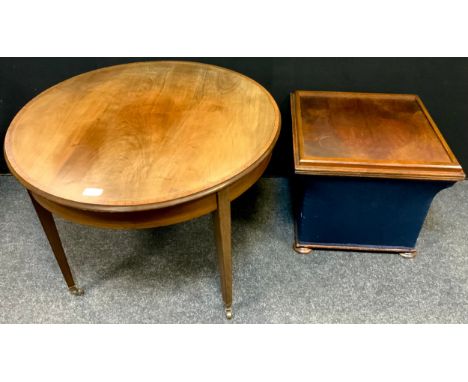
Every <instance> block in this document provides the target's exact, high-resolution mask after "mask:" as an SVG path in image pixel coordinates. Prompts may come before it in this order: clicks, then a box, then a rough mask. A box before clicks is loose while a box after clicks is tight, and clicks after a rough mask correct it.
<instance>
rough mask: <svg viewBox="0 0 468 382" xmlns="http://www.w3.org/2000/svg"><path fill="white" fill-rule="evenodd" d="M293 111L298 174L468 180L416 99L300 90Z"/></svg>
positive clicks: (295, 158)
mask: <svg viewBox="0 0 468 382" xmlns="http://www.w3.org/2000/svg"><path fill="white" fill-rule="evenodd" d="M291 111H292V121H293V141H294V163H295V169H296V173H298V174H314V175H339V176H360V177H361V176H363V177H382V178H406V179H427V180H448V181H457V180H462V179H464V178H465V174H464V172H463V170H462V168H461V166H460V164H459V163H458V161H457V159H456V158H455V156H454V155H453V153H452V151H451V150H450V148H449V147H448V145H447V143H446V142H445V140H444V138H443V137H442V134H441V133H440V131H439V129H438V128H437V126H436V124H435V122H434V121H433V120H432V118H431V117H430V115H429V113H428V111H427V110H426V108H425V107H424V105H423V103H422V101H421V99H420V98H419V97H418V96H416V95H409V94H374V93H343V92H319V91H296V92H294V93H292V94H291Z"/></svg>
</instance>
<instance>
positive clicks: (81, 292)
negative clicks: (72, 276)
mask: <svg viewBox="0 0 468 382" xmlns="http://www.w3.org/2000/svg"><path fill="white" fill-rule="evenodd" d="M68 291H69V292H70V293H71V294H72V295H73V296H83V295H84V290H83V289H81V288H78V287H77V286H75V285H73V286H71V287H70V288H68Z"/></svg>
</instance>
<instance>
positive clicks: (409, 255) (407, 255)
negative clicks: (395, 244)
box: [399, 252, 417, 259]
mask: <svg viewBox="0 0 468 382" xmlns="http://www.w3.org/2000/svg"><path fill="white" fill-rule="evenodd" d="M416 254H417V253H416V252H400V253H399V255H400V256H401V257H404V258H405V259H413V258H415V257H416Z"/></svg>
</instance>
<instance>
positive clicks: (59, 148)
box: [5, 61, 280, 212]
mask: <svg viewBox="0 0 468 382" xmlns="http://www.w3.org/2000/svg"><path fill="white" fill-rule="evenodd" d="M279 125H280V114H279V111H278V107H277V105H276V103H275V102H274V100H273V99H272V97H271V95H270V94H269V93H268V92H267V91H266V90H265V89H264V88H263V87H261V86H260V85H259V84H258V83H256V82H255V81H253V80H251V79H249V78H248V77H245V76H243V75H241V74H239V73H236V72H233V71H230V70H227V69H224V68H220V67H216V66H212V65H205V64H199V63H190V62H164V61H159V62H144V63H134V64H127V65H118V66H113V67H108V68H103V69H99V70H95V71H92V72H88V73H84V74H82V75H79V76H76V77H73V78H71V79H68V80H66V81H64V82H61V83H59V84H58V85H56V86H54V87H52V88H50V89H48V90H46V91H44V92H43V93H41V94H40V95H38V96H37V97H36V98H34V99H33V100H32V101H30V102H29V103H28V104H27V105H26V106H25V107H24V108H23V109H22V110H21V111H20V113H18V115H17V116H16V117H15V118H14V120H13V121H12V123H11V125H10V127H9V129H8V132H7V135H6V138H5V157H6V159H7V163H8V165H9V168H10V170H11V171H12V173H13V174H14V175H15V176H16V177H17V178H18V179H19V180H20V181H21V182H22V183H23V184H24V185H25V186H26V187H27V188H28V189H29V190H31V191H32V192H34V193H35V194H37V195H39V196H42V197H44V198H46V199H48V200H51V201H53V202H56V203H59V204H62V205H65V206H69V207H74V208H79V209H86V210H89V211H101V212H104V211H113V212H114V211H137V210H151V209H154V208H164V207H167V206H172V205H176V204H180V203H184V202H187V201H190V200H195V199H198V198H200V197H202V196H205V195H208V194H212V193H214V192H216V191H217V190H220V189H222V188H224V187H225V186H227V185H229V184H231V183H233V182H235V181H236V180H237V179H240V178H241V177H242V176H244V175H245V174H246V173H248V172H250V171H251V170H252V168H255V167H256V166H257V165H258V164H259V163H261V162H262V161H263V160H264V159H265V157H267V156H268V155H269V153H270V152H271V150H272V148H273V145H274V143H275V141H276V139H277V137H278V133H279Z"/></svg>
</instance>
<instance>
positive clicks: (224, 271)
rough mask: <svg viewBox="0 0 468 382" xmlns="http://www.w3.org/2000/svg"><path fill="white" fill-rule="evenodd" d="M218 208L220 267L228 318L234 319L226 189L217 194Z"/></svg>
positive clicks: (228, 204) (215, 218) (229, 224)
mask: <svg viewBox="0 0 468 382" xmlns="http://www.w3.org/2000/svg"><path fill="white" fill-rule="evenodd" d="M216 199H217V204H218V208H217V210H216V211H215V212H214V213H213V216H214V226H215V237H216V246H217V250H218V265H219V273H220V276H221V293H222V295H223V301H224V307H225V309H226V317H227V318H228V319H231V318H232V260H231V202H230V200H229V195H228V193H227V191H226V189H224V190H221V191H219V192H218V193H217V194H216Z"/></svg>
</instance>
